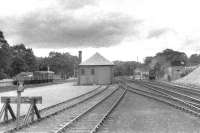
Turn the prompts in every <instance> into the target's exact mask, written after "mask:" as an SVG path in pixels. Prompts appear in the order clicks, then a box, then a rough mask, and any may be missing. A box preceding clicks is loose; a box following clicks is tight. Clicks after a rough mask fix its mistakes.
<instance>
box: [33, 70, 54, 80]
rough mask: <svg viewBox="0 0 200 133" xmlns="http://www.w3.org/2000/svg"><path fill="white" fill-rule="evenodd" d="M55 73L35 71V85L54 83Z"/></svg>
mask: <svg viewBox="0 0 200 133" xmlns="http://www.w3.org/2000/svg"><path fill="white" fill-rule="evenodd" d="M53 77H54V72H52V71H35V72H33V81H32V82H33V83H46V82H53Z"/></svg>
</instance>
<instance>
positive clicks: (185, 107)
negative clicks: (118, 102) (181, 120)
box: [126, 83, 200, 117]
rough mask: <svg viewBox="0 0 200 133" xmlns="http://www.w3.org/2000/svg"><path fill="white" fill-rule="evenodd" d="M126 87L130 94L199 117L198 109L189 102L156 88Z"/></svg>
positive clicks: (199, 110) (199, 111) (199, 109)
mask: <svg viewBox="0 0 200 133" xmlns="http://www.w3.org/2000/svg"><path fill="white" fill-rule="evenodd" d="M126 84H127V83H126ZM140 85H141V84H140ZM127 86H128V88H129V89H128V90H129V91H130V92H133V93H136V94H139V95H142V96H145V97H148V98H152V99H154V100H156V101H160V102H162V103H165V104H168V105H170V106H172V107H174V108H176V109H180V110H182V111H184V112H187V113H190V114H192V115H194V116H197V117H200V108H198V107H196V106H194V105H193V104H191V103H189V102H186V101H184V100H182V99H179V98H177V97H175V96H172V95H170V93H169V94H168V93H166V92H162V91H160V90H158V88H156V89H155V88H154V89H153V87H148V86H146V85H143V86H144V88H143V89H141V88H139V89H138V88H134V87H133V86H131V85H130V84H127Z"/></svg>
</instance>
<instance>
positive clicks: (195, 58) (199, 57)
mask: <svg viewBox="0 0 200 133" xmlns="http://www.w3.org/2000/svg"><path fill="white" fill-rule="evenodd" d="M189 64H190V65H199V64H200V54H192V55H191V56H190V58H189Z"/></svg>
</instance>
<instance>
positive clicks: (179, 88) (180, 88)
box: [152, 81, 200, 95]
mask: <svg viewBox="0 0 200 133" xmlns="http://www.w3.org/2000/svg"><path fill="white" fill-rule="evenodd" d="M152 83H153V82H152ZM155 83H158V84H160V85H162V86H167V87H169V86H170V87H173V88H175V89H177V90H181V91H186V92H188V93H191V94H195V95H197V94H198V95H200V90H199V89H197V88H193V87H191V88H189V87H185V86H179V85H176V84H174V85H172V83H166V82H158V81H155Z"/></svg>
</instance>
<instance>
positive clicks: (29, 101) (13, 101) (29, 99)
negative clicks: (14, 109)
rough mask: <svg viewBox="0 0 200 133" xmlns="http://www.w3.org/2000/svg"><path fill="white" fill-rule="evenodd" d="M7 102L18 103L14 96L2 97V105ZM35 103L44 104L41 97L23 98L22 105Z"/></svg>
mask: <svg viewBox="0 0 200 133" xmlns="http://www.w3.org/2000/svg"><path fill="white" fill-rule="evenodd" d="M7 101H9V102H10V103H17V97H12V96H10V97H8V96H3V97H1V102H2V103H6V102H7ZM33 101H35V103H36V104H42V97H41V96H35V97H21V103H33Z"/></svg>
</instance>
